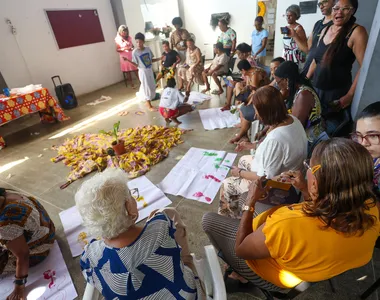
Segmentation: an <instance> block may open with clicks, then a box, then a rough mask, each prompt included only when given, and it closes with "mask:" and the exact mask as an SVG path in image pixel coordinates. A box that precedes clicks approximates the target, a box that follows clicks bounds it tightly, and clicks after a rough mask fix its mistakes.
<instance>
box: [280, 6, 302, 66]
mask: <svg viewBox="0 0 380 300" xmlns="http://www.w3.org/2000/svg"><path fill="white" fill-rule="evenodd" d="M300 17H301V9H300V7H299V6H298V5H296V4H293V5H290V6H289V7H288V8H287V9H286V21H287V22H288V26H287V28H288V30H287V32H288V33H287V34H284V35H283V42H284V59H285V60H287V61H292V62H295V63H296V64H297V65H298V67H299V68H300V69H302V68H303V65H304V63H305V61H306V54H305V53H304V52H302V51H301V50H300V49H299V47H298V45H299V44H301V45H302V44H305V43H307V37H306V33H305V30H304V28H303V27H302V25H301V24H299V23H298V22H297V21H298V19H299V18H300Z"/></svg>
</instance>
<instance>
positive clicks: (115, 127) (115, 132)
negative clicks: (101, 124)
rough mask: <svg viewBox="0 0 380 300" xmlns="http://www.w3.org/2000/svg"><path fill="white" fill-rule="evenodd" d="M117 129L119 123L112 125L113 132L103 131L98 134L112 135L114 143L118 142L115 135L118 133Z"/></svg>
mask: <svg viewBox="0 0 380 300" xmlns="http://www.w3.org/2000/svg"><path fill="white" fill-rule="evenodd" d="M119 128H120V121H119V122H117V123H115V124H113V130H112V131H108V132H107V131H104V130H100V131H99V133H101V134H107V135H112V136H113V137H114V138H115V142H118V139H117V133H118V132H119Z"/></svg>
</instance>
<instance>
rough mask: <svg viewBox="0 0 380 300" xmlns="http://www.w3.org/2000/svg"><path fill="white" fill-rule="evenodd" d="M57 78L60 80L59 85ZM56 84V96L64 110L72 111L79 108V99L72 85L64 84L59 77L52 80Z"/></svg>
mask: <svg viewBox="0 0 380 300" xmlns="http://www.w3.org/2000/svg"><path fill="white" fill-rule="evenodd" d="M55 78H58V80H59V83H60V84H59V85H56V84H55ZM51 80H52V81H53V84H54V89H55V94H56V95H57V98H58V101H59V104H60V105H61V107H62V108H63V109H72V108H75V107H77V106H78V101H77V97H75V93H74V89H73V87H72V86H71V84H70V83H65V84H62V81H61V77H59V76H58V75H56V76H53V77H52V78H51Z"/></svg>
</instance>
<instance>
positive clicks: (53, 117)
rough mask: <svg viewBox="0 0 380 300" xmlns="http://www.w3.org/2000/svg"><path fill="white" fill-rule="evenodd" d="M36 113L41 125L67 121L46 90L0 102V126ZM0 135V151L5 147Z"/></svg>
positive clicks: (55, 101) (66, 117) (67, 118)
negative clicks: (38, 115)
mask: <svg viewBox="0 0 380 300" xmlns="http://www.w3.org/2000/svg"><path fill="white" fill-rule="evenodd" d="M36 112H38V113H39V114H40V119H41V122H42V123H55V122H58V121H59V122H62V121H66V120H69V119H70V118H69V117H68V116H66V115H65V114H64V112H63V110H62V108H61V107H60V106H59V104H58V102H57V100H55V98H54V97H53V96H52V95H50V93H49V91H48V90H47V89H46V88H42V89H41V90H37V91H34V92H32V93H29V94H24V95H18V96H12V97H10V98H9V99H7V100H5V101H1V100H0V126H1V125H4V124H5V123H8V122H10V121H12V120H15V119H18V118H20V117H22V116H25V115H27V114H32V113H36ZM5 145H6V144H5V141H4V139H3V137H2V136H1V135H0V149H3V148H4V147H5Z"/></svg>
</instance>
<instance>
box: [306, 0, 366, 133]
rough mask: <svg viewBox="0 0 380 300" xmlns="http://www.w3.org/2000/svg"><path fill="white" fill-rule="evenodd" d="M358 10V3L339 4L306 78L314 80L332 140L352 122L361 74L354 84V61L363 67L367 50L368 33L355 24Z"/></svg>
mask: <svg viewBox="0 0 380 300" xmlns="http://www.w3.org/2000/svg"><path fill="white" fill-rule="evenodd" d="M357 9H358V0H339V1H336V4H335V6H334V7H333V25H331V26H329V27H327V28H326V29H325V30H323V31H322V33H321V38H320V40H319V44H318V46H317V49H316V53H315V57H314V61H313V63H312V64H311V66H310V69H309V72H308V75H307V77H308V78H311V77H312V76H314V77H313V83H314V85H315V88H316V91H317V93H318V95H319V98H320V99H321V104H322V114H323V115H324V117H325V119H326V126H327V133H328V134H329V135H333V136H334V135H336V134H337V133H338V130H339V129H341V128H342V127H343V126H344V125H345V124H348V123H349V122H351V116H350V110H349V107H350V105H351V102H352V99H353V97H354V94H355V89H356V85H357V82H358V79H359V74H360V72H358V73H357V74H356V77H355V79H354V81H352V74H351V71H352V65H353V63H354V62H355V60H357V61H358V63H359V65H360V66H361V65H362V62H363V58H364V53H365V50H366V47H367V41H368V34H367V31H366V30H365V28H364V27H362V26H360V25H358V24H356V23H355V21H356V18H355V17H354V14H355V13H356V11H357Z"/></svg>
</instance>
